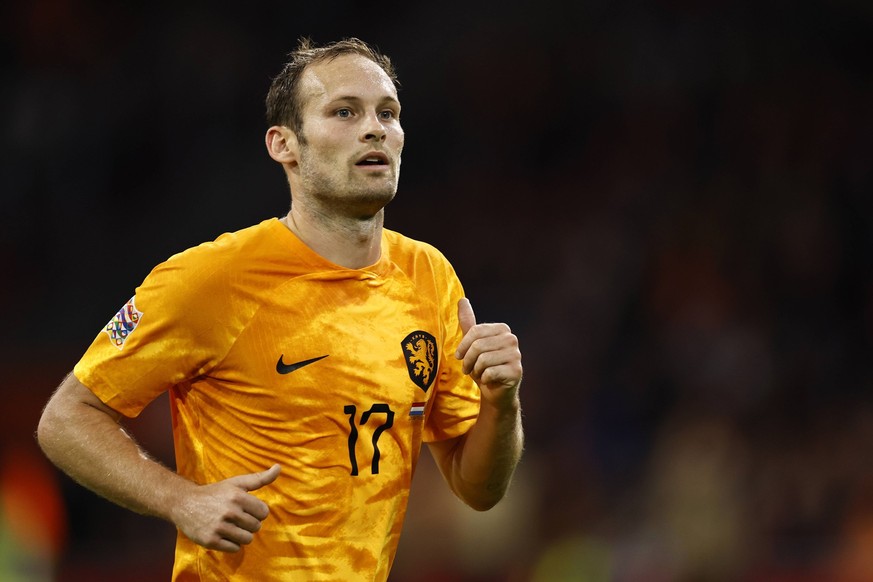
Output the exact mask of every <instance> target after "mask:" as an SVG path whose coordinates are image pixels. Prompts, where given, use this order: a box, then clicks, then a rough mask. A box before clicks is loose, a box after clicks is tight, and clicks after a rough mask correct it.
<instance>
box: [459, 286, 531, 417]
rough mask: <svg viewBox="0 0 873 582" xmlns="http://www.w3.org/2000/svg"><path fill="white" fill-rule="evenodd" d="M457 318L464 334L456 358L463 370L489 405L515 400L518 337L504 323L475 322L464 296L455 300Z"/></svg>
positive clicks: (518, 381) (519, 370)
mask: <svg viewBox="0 0 873 582" xmlns="http://www.w3.org/2000/svg"><path fill="white" fill-rule="evenodd" d="M458 320H459V322H460V324H461V331H462V332H464V337H463V338H462V339H461V343H460V344H459V345H458V349H457V351H456V352H455V357H456V358H458V359H459V360H463V361H464V364H463V370H464V373H465V374H470V375H471V376H472V377H473V380H475V381H476V384H478V385H479V389H480V390H481V391H482V398H483V399H484V400H486V401H487V402H489V403H490V404H492V405H494V406H498V407H499V406H500V405H501V404H502V403H508V402H511V401H514V400H515V397H516V394H517V392H518V386H519V384H521V376H522V367H521V351H520V350H519V349H518V338H517V337H515V335H513V333H512V330H510V329H509V326H508V325H506V324H505V323H480V324H476V314H475V313H473V306H472V305H470V301H469V300H468V299H467V298H466V297H464V298H463V299H461V300H460V301H459V302H458Z"/></svg>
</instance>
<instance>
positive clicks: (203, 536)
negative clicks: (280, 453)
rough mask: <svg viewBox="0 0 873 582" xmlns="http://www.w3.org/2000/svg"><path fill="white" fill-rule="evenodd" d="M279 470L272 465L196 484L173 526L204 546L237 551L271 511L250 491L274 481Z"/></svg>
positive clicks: (212, 548) (277, 466) (246, 542)
mask: <svg viewBox="0 0 873 582" xmlns="http://www.w3.org/2000/svg"><path fill="white" fill-rule="evenodd" d="M280 471H281V467H280V466H279V465H273V466H272V467H270V468H269V469H267V470H266V471H262V472H260V473H250V474H248V475H237V476H236V477H230V478H229V479H225V480H223V481H218V482H216V483H210V484H208V485H195V486H194V488H193V490H192V492H191V494H190V496H189V497H188V499H187V500H185V501H184V502H183V503H182V505H181V507H180V508H179V513H178V514H177V515H176V516H175V517H176V518H175V519H174V521H175V523H176V526H177V527H178V528H179V529H180V530H181V531H182V533H184V534H185V535H186V536H188V538H190V539H191V541H193V542H195V543H197V544H199V545H201V546H203V547H205V548H208V549H210V550H221V551H222V552H238V551H239V550H240V548H241V547H242V546H243V545H245V544H249V543H251V542H252V540H253V539H254V537H255V536H254V534H255V533H256V532H257V531H258V530H260V529H261V522H262V521H264V519H266V517H267V515H268V514H269V513H270V509H269V507H267V504H266V503H264V502H263V501H261V500H260V499H258V498H257V497H255V496H254V495H252V494H251V493H249V492H250V491H255V490H257V489H260V488H261V487H264V486H265V485H269V484H270V483H272V482H273V481H275V480H276V477H278V476H279V472H280Z"/></svg>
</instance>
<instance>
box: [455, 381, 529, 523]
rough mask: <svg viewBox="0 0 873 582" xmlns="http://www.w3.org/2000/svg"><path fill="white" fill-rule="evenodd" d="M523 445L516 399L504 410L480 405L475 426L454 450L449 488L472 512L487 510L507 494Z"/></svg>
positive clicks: (519, 407) (519, 409)
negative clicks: (450, 487)
mask: <svg viewBox="0 0 873 582" xmlns="http://www.w3.org/2000/svg"><path fill="white" fill-rule="evenodd" d="M523 446H524V434H523V431H522V423H521V405H520V403H519V401H518V398H515V399H514V401H513V402H512V404H511V405H510V406H507V407H505V408H504V409H497V408H495V407H493V406H492V405H490V404H487V403H484V402H483V405H482V408H481V409H480V411H479V418H478V419H477V421H476V424H475V425H474V426H473V428H471V429H470V431H469V432H468V433H467V434H466V435H465V437H464V439H463V440H462V441H460V442H459V443H458V445H457V448H456V450H455V451H454V453H455V454H454V455H453V470H452V472H451V474H452V483H451V484H452V488H453V489H454V490H455V492H456V493H457V494H458V495H459V496H460V497H461V498H462V499H463V500H464V501H465V502H466V503H467V504H469V505H470V506H471V507H473V508H474V509H478V510H480V511H483V510H487V509H490V508H491V507H493V506H494V505H496V504H497V502H498V501H500V500H501V499H502V498H503V496H504V495H505V494H506V490H507V489H508V488H509V484H510V482H511V480H512V475H513V473H514V472H515V468H516V466H517V465H518V462H519V459H520V458H521V452H522V448H523Z"/></svg>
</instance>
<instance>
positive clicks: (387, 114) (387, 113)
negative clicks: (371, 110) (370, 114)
mask: <svg viewBox="0 0 873 582" xmlns="http://www.w3.org/2000/svg"><path fill="white" fill-rule="evenodd" d="M379 117H381V118H382V119H394V112H393V111H391V110H390V109H386V110H385V111H380V112H379Z"/></svg>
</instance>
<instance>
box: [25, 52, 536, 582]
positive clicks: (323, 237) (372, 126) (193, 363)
mask: <svg viewBox="0 0 873 582" xmlns="http://www.w3.org/2000/svg"><path fill="white" fill-rule="evenodd" d="M395 83H396V79H395V76H394V71H393V68H392V66H391V62H390V61H389V60H388V59H387V58H386V57H385V56H383V55H381V54H379V53H378V52H376V51H375V50H373V49H372V48H371V47H369V46H368V45H366V44H365V43H363V42H361V41H359V40H357V39H346V40H343V41H340V42H337V43H333V44H330V45H327V46H323V47H316V46H313V45H312V44H311V43H310V42H309V41H305V40H304V41H302V42H301V44H300V46H299V47H298V49H297V50H296V51H295V52H293V53H292V54H291V55H290V59H289V62H288V63H287V64H286V65H285V67H284V69H283V70H282V72H281V73H280V74H279V75H278V76H277V77H276V78H275V79H274V81H273V83H272V86H271V88H270V91H269V94H268V97H267V117H268V124H270V128H269V129H268V130H267V134H266V146H267V151H268V153H269V155H270V156H271V157H272V158H273V159H274V160H276V161H277V162H279V163H280V164H281V165H282V167H283V168H284V170H285V173H286V176H287V178H288V183H289V185H290V190H291V200H292V204H291V210H290V212H289V213H288V214H287V215H286V216H285V217H283V218H282V219H281V220H279V219H269V220H265V221H264V222H262V223H260V224H258V225H256V226H253V227H250V228H247V229H244V230H241V231H239V232H236V233H230V234H224V235H222V236H221V237H219V238H218V239H216V240H215V241H213V242H210V243H205V244H203V245H200V246H198V247H195V248H193V249H189V250H187V251H185V252H183V253H180V254H178V255H175V256H173V257H171V258H170V259H169V260H168V261H166V262H164V263H162V264H161V265H158V266H157V267H156V268H155V269H154V270H153V271H152V272H151V273H150V274H149V276H148V277H147V278H146V279H145V281H144V282H143V283H142V285H141V286H140V287H138V288H137V290H136V293H135V295H134V296H133V297H132V298H131V299H130V300H129V301H128V302H127V304H126V305H125V306H124V307H122V309H121V310H120V311H119V312H118V313H117V314H116V315H115V316H114V317H113V318H112V320H111V321H110V322H109V324H107V326H106V327H105V329H104V330H103V332H101V333H100V334H98V337H97V338H96V339H95V340H94V342H93V343H92V345H91V346H90V348H89V349H88V350H87V352H86V353H85V355H84V356H83V358H82V359H81V360H80V361H79V363H78V364H77V365H76V367H75V368H74V370H73V373H72V374H70V375H69V376H68V377H67V378H66V379H65V380H64V382H63V383H62V384H61V386H60V387H59V388H58V390H57V391H56V392H55V394H54V395H53V396H52V398H51V399H50V400H49V402H48V404H47V406H46V409H45V411H44V413H43V416H42V418H41V420H40V424H39V430H38V437H39V442H40V444H41V446H42V447H43V450H44V451H45V453H46V454H47V455H48V457H49V458H50V459H51V460H52V461H53V462H55V463H56V464H57V465H58V466H59V467H60V468H61V469H63V470H64V471H66V472H67V473H68V474H70V475H71V476H72V477H73V478H74V479H76V480H78V481H79V482H81V483H82V484H84V485H85V486H87V487H89V488H91V489H92V490H94V491H96V492H97V493H99V494H101V495H103V496H105V497H107V498H108V499H110V500H112V501H114V502H116V503H118V504H120V505H122V506H124V507H127V508H130V509H132V510H134V511H137V512H140V513H143V514H148V515H154V516H157V517H160V518H163V519H166V520H168V521H170V522H172V523H173V524H175V525H176V527H177V528H178V530H179V532H180V533H179V536H178V541H177V547H176V562H175V566H174V574H173V579H174V580H178V581H183V580H257V581H264V580H337V581H343V582H349V581H354V580H385V579H386V578H387V576H388V572H389V570H390V567H391V563H392V560H393V558H394V554H395V551H396V548H397V542H398V538H399V535H400V530H401V525H402V521H403V517H404V513H405V510H406V505H407V499H408V494H409V485H410V482H411V480H412V473H413V471H414V468H415V464H416V461H417V459H418V454H419V449H420V446H421V443H422V442H426V443H428V445H429V448H430V450H431V453H432V454H433V455H434V458H435V459H436V461H437V464H438V466H439V467H440V470H441V471H442V473H443V475H444V477H445V479H446V481H447V483H448V485H449V487H450V488H451V489H452V491H454V492H455V494H457V495H458V496H459V497H460V498H461V499H462V500H464V501H465V502H466V503H467V504H469V505H470V506H472V507H474V508H476V509H479V510H485V509H488V508H490V507H492V506H493V505H494V504H495V503H497V502H498V501H499V500H500V499H501V498H502V497H503V495H504V493H505V491H506V488H507V487H508V484H509V481H510V479H511V476H512V473H513V471H514V469H515V466H516V464H517V462H518V460H519V457H520V454H521V449H522V428H521V417H520V404H519V398H518V389H519V384H520V383H521V376H522V366H521V354H520V352H519V350H518V342H517V339H516V337H515V336H514V335H513V334H512V333H511V331H510V329H509V328H508V327H507V326H506V325H504V324H476V321H475V317H474V315H473V311H472V308H471V306H470V303H469V302H468V301H467V300H466V299H465V298H464V296H463V291H462V288H461V284H460V283H459V281H458V279H457V277H456V276H455V274H454V271H453V270H452V268H451V266H450V265H449V263H448V262H447V261H446V259H445V258H444V257H443V256H442V255H441V254H440V253H439V252H438V251H437V250H436V249H434V248H433V247H431V246H429V245H426V244H424V243H420V242H416V241H413V240H410V239H407V238H405V237H403V236H401V235H399V234H397V233H394V232H391V231H388V230H386V229H383V212H384V207H385V205H386V204H388V202H390V201H391V199H392V198H393V197H394V194H395V192H396V190H397V181H398V177H399V170H400V154H401V151H402V149H403V139H404V136H403V130H402V128H401V126H400V103H399V101H398V99H397V91H396V86H395ZM163 391H169V393H170V402H171V408H172V417H173V430H174V439H175V445H176V464H177V467H176V471H177V472H173V471H171V470H169V469H168V468H165V467H163V466H162V465H160V464H159V463H157V462H155V461H154V460H151V459H150V458H149V457H148V456H147V455H146V454H145V453H144V452H143V451H142V450H141V449H140V448H139V447H138V446H137V445H136V444H135V443H134V442H133V441H132V440H131V439H130V438H128V437H127V435H126V434H125V433H124V432H123V430H122V429H121V427H120V425H119V424H118V421H119V420H120V419H121V418H122V416H127V417H133V416H135V415H137V414H138V413H139V412H140V411H141V410H142V409H143V408H144V407H145V406H146V405H147V404H148V403H149V402H150V401H151V400H153V399H154V398H155V397H156V396H157V395H158V394H160V393H162V392H163Z"/></svg>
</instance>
